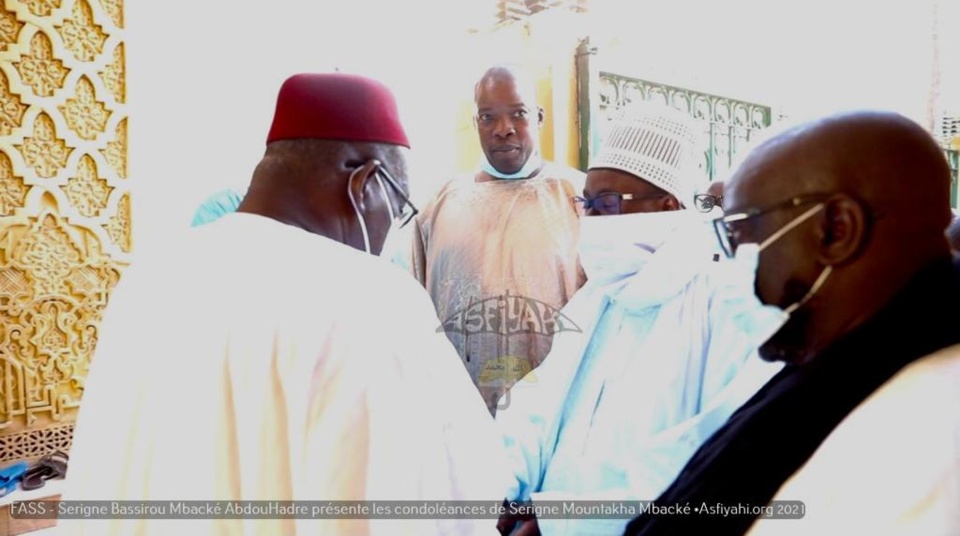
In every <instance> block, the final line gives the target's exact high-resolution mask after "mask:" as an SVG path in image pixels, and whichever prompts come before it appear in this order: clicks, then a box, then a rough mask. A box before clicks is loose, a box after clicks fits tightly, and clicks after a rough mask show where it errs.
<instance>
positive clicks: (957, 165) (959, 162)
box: [944, 149, 960, 208]
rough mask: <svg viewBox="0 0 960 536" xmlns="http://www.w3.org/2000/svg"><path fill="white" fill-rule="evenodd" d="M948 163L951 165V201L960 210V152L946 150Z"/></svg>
mask: <svg viewBox="0 0 960 536" xmlns="http://www.w3.org/2000/svg"><path fill="white" fill-rule="evenodd" d="M944 153H946V155H947V162H948V163H949V164H950V201H951V204H952V205H953V208H960V199H958V198H957V195H958V187H957V181H958V179H960V151H955V150H953V149H944Z"/></svg>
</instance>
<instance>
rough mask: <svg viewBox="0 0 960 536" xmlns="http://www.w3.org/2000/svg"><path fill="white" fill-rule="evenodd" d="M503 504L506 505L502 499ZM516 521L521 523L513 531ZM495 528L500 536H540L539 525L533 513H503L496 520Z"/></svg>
mask: <svg viewBox="0 0 960 536" xmlns="http://www.w3.org/2000/svg"><path fill="white" fill-rule="evenodd" d="M503 505H504V507H506V506H507V501H503ZM518 522H522V524H521V525H520V528H519V529H517V531H516V532H514V529H515V528H516V526H517V523H518ZM497 530H498V531H499V532H500V536H540V527H539V526H538V525H537V516H536V515H535V514H517V513H504V514H503V515H501V516H500V519H499V520H497Z"/></svg>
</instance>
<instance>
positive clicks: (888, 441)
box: [626, 112, 960, 536]
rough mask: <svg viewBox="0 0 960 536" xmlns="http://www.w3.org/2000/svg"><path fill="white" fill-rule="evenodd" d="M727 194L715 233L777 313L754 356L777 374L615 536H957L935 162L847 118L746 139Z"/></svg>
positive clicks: (953, 268)
mask: <svg viewBox="0 0 960 536" xmlns="http://www.w3.org/2000/svg"><path fill="white" fill-rule="evenodd" d="M724 194H725V195H724V208H725V216H724V217H723V218H721V219H719V220H718V221H717V223H716V228H717V231H718V233H717V234H718V238H719V239H720V241H721V243H722V245H723V246H724V249H725V251H726V252H727V254H728V255H729V256H731V257H733V259H734V260H732V261H730V262H744V266H745V267H746V268H753V269H756V273H757V279H756V285H755V288H756V294H757V296H758V297H759V298H760V300H761V301H762V302H763V303H765V304H767V305H769V306H771V307H772V308H774V309H776V310H779V311H781V312H782V315H783V318H784V319H785V323H784V324H783V326H782V327H781V328H780V329H779V331H777V332H776V333H775V334H774V335H773V336H772V337H771V338H770V339H768V341H767V342H766V343H765V344H764V345H763V346H762V347H761V349H760V354H761V356H762V357H764V358H765V359H768V360H780V361H783V362H785V363H786V365H785V367H784V368H783V369H782V371H781V372H780V373H778V374H777V375H776V376H774V377H773V378H772V379H771V380H770V381H769V382H768V383H767V384H766V385H765V386H764V387H763V388H761V389H760V391H759V392H757V394H756V395H755V396H754V397H753V398H752V399H750V400H749V401H748V402H746V403H745V404H744V405H743V406H742V407H741V408H740V409H739V410H738V411H737V412H735V413H734V414H733V415H732V416H731V417H730V419H729V420H728V421H727V423H726V424H725V425H724V426H723V427H721V428H720V429H719V430H718V431H717V432H716V433H715V434H714V435H713V436H712V437H711V438H710V439H709V440H708V441H707V442H706V443H705V444H704V445H703V446H702V447H701V448H700V449H699V450H698V451H697V453H696V454H695V455H694V456H693V457H692V458H691V460H690V461H689V463H688V464H687V465H686V467H685V468H684V469H683V470H682V471H681V473H680V475H679V476H678V477H677V479H676V480H675V481H674V482H673V484H672V485H671V486H670V487H669V488H668V489H667V490H666V491H665V492H664V493H663V494H662V495H661V496H660V497H659V498H658V499H657V501H656V503H655V507H654V508H651V512H648V513H646V514H645V515H642V516H640V517H638V518H636V519H634V520H633V521H632V522H631V523H630V524H629V525H628V527H627V530H626V534H629V535H653V534H710V535H712V536H716V535H727V534H745V533H747V532H750V534H752V535H755V534H765V533H767V532H770V533H773V534H785V533H798V534H825V533H830V534H836V533H843V534H878V533H883V534H892V533H895V534H960V515H958V512H957V510H958V508H960V500H958V497H960V476H958V467H960V448H958V445H960V411H958V409H960V395H958V391H960V349H958V347H957V346H956V345H957V344H958V343H960V309H958V308H957V303H960V266H958V265H957V264H956V263H954V262H953V260H952V258H951V254H950V247H949V245H948V243H947V239H946V237H945V235H944V229H945V228H946V227H947V225H948V224H949V223H950V220H951V212H950V203H949V196H950V173H949V169H948V166H947V162H946V160H945V159H944V156H943V153H942V151H941V150H940V149H939V147H938V146H937V145H936V143H935V142H934V140H933V139H932V138H931V137H930V136H929V134H927V132H925V131H924V130H923V129H922V128H921V127H920V126H918V125H916V124H915V123H913V122H912V121H910V120H908V119H906V118H904V117H902V116H899V115H896V114H892V113H884V112H854V113H845V114H840V115H835V116H831V117H828V118H825V119H822V120H819V121H815V122H812V123H808V124H804V125H801V126H798V127H795V128H792V129H789V130H786V131H784V132H783V133H781V134H779V135H778V136H776V137H774V138H772V139H770V140H768V141H766V142H765V143H763V144H762V145H760V146H759V147H758V148H757V149H756V150H755V151H754V152H752V153H751V154H750V155H749V156H748V158H747V159H746V160H745V162H744V163H743V165H742V166H741V167H740V168H739V169H738V170H737V172H736V173H735V174H734V175H733V176H732V177H731V179H730V181H729V182H728V183H727V185H726V191H725V192H724ZM757 244H759V247H758V246H757ZM738 246H739V247H738ZM746 253H752V260H753V261H754V262H758V264H751V263H750V262H749V260H751V259H750V255H747V254H746ZM758 255H759V257H757V256H758ZM931 354H937V355H931ZM788 499H793V500H796V501H802V502H804V503H806V509H805V511H802V510H800V509H799V505H794V507H795V508H793V509H792V511H781V510H783V509H778V506H777V504H775V503H773V502H772V501H774V500H788ZM687 505H689V507H690V510H689V511H687V510H686V509H685V508H684V507H685V506H687ZM678 506H679V508H678ZM781 506H782V505H781ZM786 510H791V507H787V508H786ZM801 512H802V513H803V514H804V515H803V518H802V519H793V520H787V519H770V517H771V516H777V515H779V516H781V517H783V516H789V515H792V516H793V517H798V515H799V514H800V513H801ZM824 531H826V532H824Z"/></svg>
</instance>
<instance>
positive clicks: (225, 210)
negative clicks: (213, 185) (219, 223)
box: [190, 189, 246, 227]
mask: <svg viewBox="0 0 960 536" xmlns="http://www.w3.org/2000/svg"><path fill="white" fill-rule="evenodd" d="M245 195H246V192H243V191H240V190H234V189H229V190H222V191H219V192H217V193H215V194H213V195H211V196H210V197H208V198H207V199H206V200H204V202H203V203H202V204H201V205H200V206H199V207H198V208H197V211H196V212H194V214H193V221H192V222H190V227H199V226H201V225H206V224H208V223H211V222H214V221H216V220H219V219H220V218H222V217H223V216H225V215H227V214H231V213H233V212H236V211H237V207H239V206H240V203H241V202H242V201H243V197H244V196H245Z"/></svg>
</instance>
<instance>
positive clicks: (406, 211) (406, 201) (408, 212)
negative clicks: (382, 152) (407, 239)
mask: <svg viewBox="0 0 960 536" xmlns="http://www.w3.org/2000/svg"><path fill="white" fill-rule="evenodd" d="M377 172H378V173H379V174H380V176H382V177H383V178H384V179H386V180H387V183H388V184H389V185H390V186H391V187H392V188H393V190H394V192H396V193H397V195H398V196H399V197H400V199H401V200H402V201H403V208H402V209H401V210H400V215H399V216H398V217H397V220H398V221H399V222H400V227H401V228H403V227H404V226H405V225H407V224H408V223H410V220H412V219H413V218H414V217H415V216H416V215H417V214H419V213H420V211H419V210H417V207H415V206H413V203H412V202H410V198H409V197H407V194H405V193H403V188H401V187H400V183H398V182H397V180H396V179H394V178H393V176H392V175H390V172H388V171H387V168H386V167H384V165H383V164H380V165H379V166H377ZM390 213H391V215H392V214H393V208H392V206H391V209H390Z"/></svg>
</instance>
